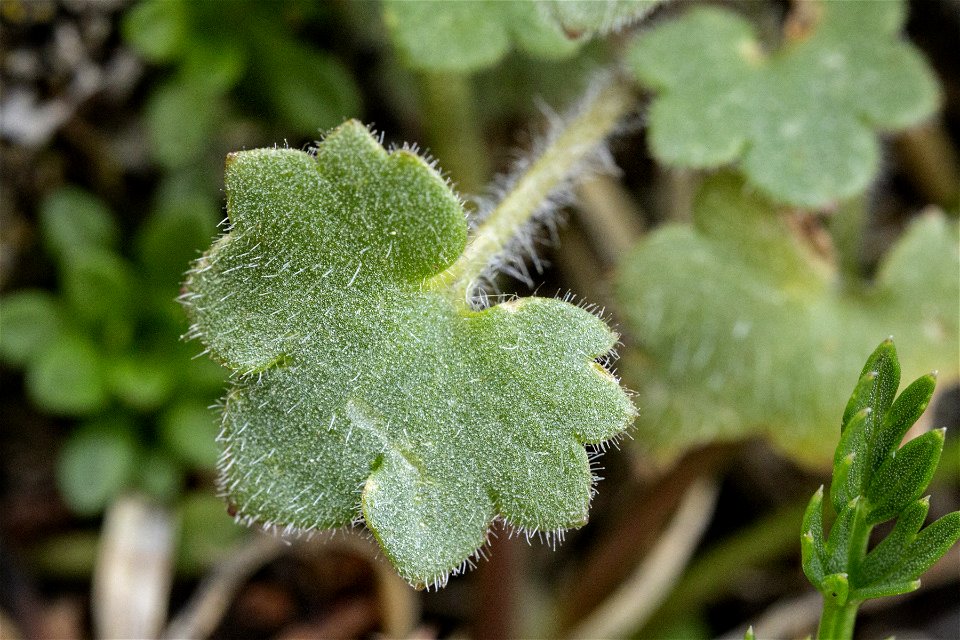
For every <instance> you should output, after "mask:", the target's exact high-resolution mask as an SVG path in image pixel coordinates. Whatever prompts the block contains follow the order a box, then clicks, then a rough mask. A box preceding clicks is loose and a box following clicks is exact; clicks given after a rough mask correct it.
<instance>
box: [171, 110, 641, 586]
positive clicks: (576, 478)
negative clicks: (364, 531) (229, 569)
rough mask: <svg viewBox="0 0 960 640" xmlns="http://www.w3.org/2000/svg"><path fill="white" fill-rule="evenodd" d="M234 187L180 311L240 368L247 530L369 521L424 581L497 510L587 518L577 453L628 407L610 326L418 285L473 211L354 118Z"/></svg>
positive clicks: (478, 539)
mask: <svg viewBox="0 0 960 640" xmlns="http://www.w3.org/2000/svg"><path fill="white" fill-rule="evenodd" d="M226 187H227V207H228V212H229V215H230V221H231V225H232V228H231V230H230V232H229V233H228V234H227V235H225V236H223V237H222V238H220V239H219V240H217V241H216V243H215V244H214V246H213V247H212V248H211V249H210V250H209V251H208V252H207V253H206V254H205V255H204V257H203V258H202V259H201V260H200V261H199V262H198V263H197V264H196V266H195V269H194V271H193V273H192V274H191V275H190V277H189V280H188V282H187V291H188V293H187V294H186V296H185V301H186V304H187V307H188V310H189V313H190V315H191V316H192V318H193V320H194V322H195V323H196V329H197V331H198V332H199V333H200V334H201V336H202V338H203V340H204V341H205V342H206V344H207V345H208V347H209V348H210V350H211V351H212V352H213V354H214V356H215V357H216V358H218V359H219V360H221V361H222V362H224V363H225V364H226V365H227V366H228V367H230V368H231V369H232V370H234V372H236V373H237V374H238V375H239V377H237V378H236V380H235V382H234V385H233V388H232V389H231V391H230V392H229V394H228V396H227V399H226V407H225V410H224V416H223V431H222V435H221V440H222V442H223V447H224V451H223V456H222V466H221V482H222V485H223V487H224V489H225V491H226V492H227V494H228V497H229V499H230V500H231V502H232V503H233V504H234V506H235V507H236V509H237V511H238V513H239V514H240V516H241V517H242V518H245V519H246V520H247V521H250V522H256V523H259V524H261V525H264V526H267V527H271V526H273V525H283V526H286V527H287V529H288V530H291V531H292V530H296V529H315V528H321V529H322V528H331V527H340V526H344V525H347V524H350V523H351V521H353V520H354V519H355V518H358V517H360V516H362V517H363V519H364V520H365V522H366V524H367V526H368V527H369V528H370V530H371V531H372V532H373V534H374V536H375V537H376V538H377V540H378V541H379V543H380V544H381V546H382V547H383V550H384V552H385V554H386V556H387V557H388V558H389V559H390V560H391V561H392V562H393V564H394V565H395V566H396V568H397V570H398V572H399V573H400V575H402V576H403V577H404V578H406V579H407V580H408V581H410V582H411V583H413V584H415V585H421V586H422V585H431V584H440V583H443V582H444V581H445V579H446V577H447V575H448V574H449V573H450V572H451V571H455V570H458V569H459V568H460V567H461V566H462V564H463V563H465V562H467V561H468V560H469V559H470V557H471V555H473V554H474V553H475V552H476V551H477V549H478V547H480V546H481V545H482V544H484V542H485V539H486V536H487V531H488V528H489V526H490V523H491V521H492V520H493V519H494V518H496V517H498V516H501V517H503V518H504V519H505V520H506V521H507V522H508V523H510V524H511V525H514V526H519V527H523V528H526V529H531V530H539V531H547V532H550V531H556V530H558V529H565V528H569V527H577V526H580V525H582V524H583V523H585V522H586V519H587V508H588V504H589V501H590V495H591V490H592V483H593V476H592V474H591V470H590V464H589V461H588V457H587V453H586V451H585V450H584V444H586V443H601V442H604V441H606V440H607V439H609V438H612V437H615V436H616V435H618V434H619V433H620V432H621V431H622V430H623V428H624V427H625V426H626V425H627V424H629V422H630V420H631V419H632V417H633V415H634V409H633V406H632V404H631V402H630V400H629V398H628V397H627V396H626V395H625V394H624V392H623V391H622V390H621V389H620V387H619V385H618V383H617V381H616V379H615V378H613V377H612V376H611V375H610V374H609V373H607V372H606V371H605V370H604V369H603V368H602V367H600V366H599V365H597V364H596V362H594V359H595V358H597V357H600V356H602V355H603V354H605V353H606V352H607V351H609V349H610V348H611V347H612V346H613V344H614V342H615V341H616V335H615V334H613V333H612V332H611V331H610V330H609V329H608V328H607V327H606V326H605V325H604V323H603V322H602V321H600V320H599V319H597V318H596V317H594V316H592V315H590V314H589V313H587V312H586V311H583V310H582V309H579V308H577V307H574V306H572V305H569V304H567V303H564V302H561V301H558V300H547V299H541V298H527V299H521V300H514V301H511V302H506V303H503V304H499V305H496V306H494V307H491V308H489V309H486V310H484V311H473V310H469V309H465V308H461V307H458V306H456V305H455V304H454V303H453V302H452V301H451V300H449V299H448V298H446V297H445V296H444V294H443V293H442V292H436V291H424V290H422V287H421V285H422V283H423V281H424V280H425V279H427V278H429V277H431V276H433V275H435V274H437V273H439V272H441V271H442V270H443V269H445V268H446V267H447V266H449V265H450V264H452V263H453V262H454V260H455V259H456V258H457V257H458V256H459V255H460V253H461V252H462V251H463V248H464V245H465V240H466V223H465V220H464V214H463V210H462V208H461V205H460V203H459V201H458V200H457V198H456V197H455V196H454V194H453V193H452V192H451V191H450V189H449V188H448V187H447V185H446V184H445V183H444V182H443V180H442V179H441V178H440V176H439V175H438V174H437V172H436V171H434V170H433V169H431V168H430V167H429V166H428V165H427V164H426V163H425V162H424V161H423V160H422V159H420V158H419V157H418V156H416V155H415V154H413V153H411V152H409V151H406V150H398V151H395V152H393V153H390V154H388V153H386V152H385V151H384V150H383V148H382V147H380V145H379V144H378V143H377V142H376V140H374V138H373V137H372V136H371V135H370V134H369V132H368V131H367V130H366V129H365V128H364V127H363V126H362V125H360V124H359V123H357V122H347V123H345V124H344V125H342V126H341V127H339V128H337V129H336V130H335V131H333V132H332V133H331V134H329V135H328V136H327V137H326V139H325V140H324V141H323V142H322V143H321V144H320V145H319V147H318V148H317V150H316V154H315V157H311V155H309V154H306V153H303V152H300V151H294V150H290V149H262V150H257V151H249V152H242V153H237V154H232V155H231V156H229V157H228V160H227V172H226ZM244 374H246V375H244Z"/></svg>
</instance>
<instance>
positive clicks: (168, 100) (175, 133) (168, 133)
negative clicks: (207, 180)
mask: <svg viewBox="0 0 960 640" xmlns="http://www.w3.org/2000/svg"><path fill="white" fill-rule="evenodd" d="M221 109H222V105H221V98H220V96H219V95H218V94H217V93H216V92H214V91H212V90H210V88H208V87H207V86H206V85H205V84H204V83H202V82H201V83H198V82H193V83H187V82H184V81H183V80H182V79H173V80H169V81H167V82H166V83H165V84H161V85H160V86H158V87H157V88H156V89H155V90H154V91H153V93H152V94H151V95H150V98H149V100H148V101H147V105H146V111H145V114H144V117H145V118H146V124H147V135H148V137H149V141H150V151H151V154H152V156H153V158H154V159H155V160H156V161H157V162H159V163H160V164H161V165H163V166H164V167H166V168H176V167H182V166H184V165H187V164H190V163H192V162H194V161H196V160H197V159H198V158H200V157H201V156H202V155H203V153H204V151H206V150H207V149H208V148H209V146H210V139H211V138H212V137H213V134H214V132H215V130H216V128H217V119H218V113H219V112H220V111H221Z"/></svg>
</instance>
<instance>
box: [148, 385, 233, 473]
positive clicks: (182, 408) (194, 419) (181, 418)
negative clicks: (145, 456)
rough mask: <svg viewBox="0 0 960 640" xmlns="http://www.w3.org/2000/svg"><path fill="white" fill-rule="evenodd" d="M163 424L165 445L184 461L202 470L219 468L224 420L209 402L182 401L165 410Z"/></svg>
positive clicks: (161, 420)
mask: <svg viewBox="0 0 960 640" xmlns="http://www.w3.org/2000/svg"><path fill="white" fill-rule="evenodd" d="M159 426H160V438H161V439H162V441H163V443H164V445H165V446H166V448H167V449H168V450H169V451H170V452H171V453H172V454H173V455H175V456H176V457H177V458H178V459H179V460H181V461H182V462H183V463H184V464H186V465H188V466H190V467H193V468H198V469H206V470H212V469H214V468H216V466H217V458H219V456H220V447H219V446H218V445H217V434H218V433H219V432H220V423H219V420H217V419H216V415H215V414H214V412H213V411H212V410H211V409H210V408H209V407H208V406H207V405H206V404H205V403H203V402H202V401H200V400H183V401H180V402H178V403H176V404H174V405H173V406H171V407H169V408H168V409H167V410H166V411H164V413H163V415H162V416H161V417H160V422H159Z"/></svg>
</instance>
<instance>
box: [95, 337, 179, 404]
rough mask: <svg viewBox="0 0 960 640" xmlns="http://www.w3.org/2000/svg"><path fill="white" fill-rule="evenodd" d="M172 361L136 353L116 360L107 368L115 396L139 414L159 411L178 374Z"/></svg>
mask: <svg viewBox="0 0 960 640" xmlns="http://www.w3.org/2000/svg"><path fill="white" fill-rule="evenodd" d="M171 364H172V363H171V362H170V361H169V360H168V359H166V358H164V357H162V356H160V355H156V354H147V353H143V352H142V351H140V350H139V349H138V350H137V351H135V352H130V353H124V354H120V355H117V356H115V357H113V358H112V359H111V360H110V361H109V363H108V366H107V380H108V383H109V385H110V389H111V391H112V392H113V394H114V395H115V396H116V397H117V398H118V399H119V400H120V401H121V402H123V403H124V404H126V405H127V406H129V407H132V408H134V409H137V410H139V411H151V410H153V409H156V408H158V407H159V406H160V405H162V404H163V403H164V402H166V400H167V399H168V398H169V397H170V394H171V393H172V392H173V389H174V387H175V386H176V378H175V376H176V375H177V374H176V372H175V371H173V370H172V369H171Z"/></svg>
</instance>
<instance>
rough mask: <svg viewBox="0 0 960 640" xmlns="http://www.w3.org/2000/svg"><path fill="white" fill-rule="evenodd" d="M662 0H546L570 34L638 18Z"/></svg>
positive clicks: (599, 30) (603, 29)
mask: <svg viewBox="0 0 960 640" xmlns="http://www.w3.org/2000/svg"><path fill="white" fill-rule="evenodd" d="M661 2H663V0H548V1H547V2H546V3H545V4H546V7H547V9H548V10H549V11H550V12H551V14H552V15H553V17H554V18H555V19H556V20H557V22H559V23H560V26H562V27H563V30H564V31H565V32H566V33H567V34H569V35H571V36H574V37H578V36H580V35H583V34H588V33H599V34H604V33H609V32H610V31H616V30H618V29H621V28H622V27H624V26H626V25H628V24H630V23H631V22H635V21H637V20H640V19H641V18H643V17H644V16H645V15H647V14H648V13H650V12H651V11H652V10H653V9H654V8H655V7H656V6H657V5H658V4H660V3H661Z"/></svg>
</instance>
